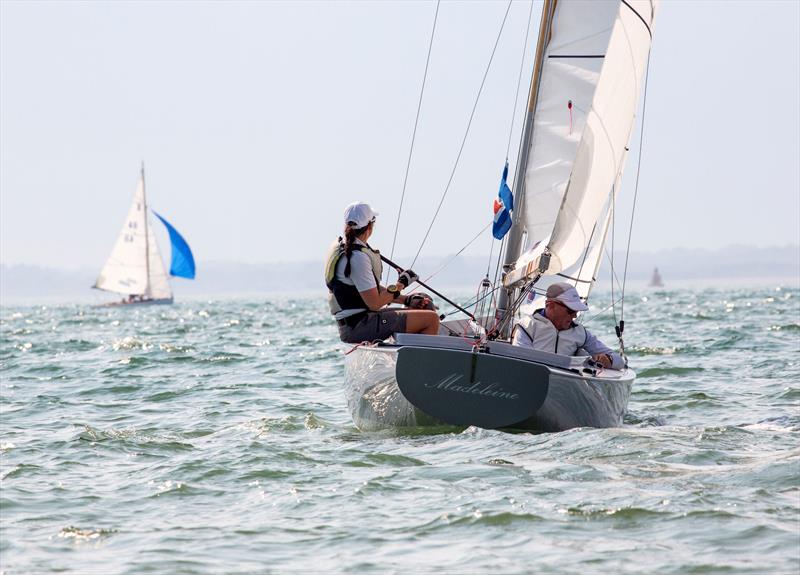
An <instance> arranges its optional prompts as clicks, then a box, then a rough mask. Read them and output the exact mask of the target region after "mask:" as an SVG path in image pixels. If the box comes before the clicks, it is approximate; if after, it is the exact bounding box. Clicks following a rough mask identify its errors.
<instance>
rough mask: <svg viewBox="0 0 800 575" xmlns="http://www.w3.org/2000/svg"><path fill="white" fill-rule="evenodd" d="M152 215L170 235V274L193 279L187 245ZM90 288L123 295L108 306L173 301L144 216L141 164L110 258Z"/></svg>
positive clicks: (145, 213)
mask: <svg viewBox="0 0 800 575" xmlns="http://www.w3.org/2000/svg"><path fill="white" fill-rule="evenodd" d="M154 213H155V212H154ZM156 216H157V217H158V218H159V220H161V221H162V222H163V223H164V225H165V226H166V227H167V230H168V232H169V235H170V241H171V244H172V265H171V269H170V275H173V276H177V277H185V278H188V279H192V278H194V276H195V265H194V256H193V255H192V252H191V249H190V248H189V245H188V244H187V243H186V241H185V240H184V239H183V237H182V236H181V235H180V234H179V233H178V232H177V230H175V228H174V227H172V225H170V224H169V223H168V222H167V221H166V220H165V219H164V218H162V217H161V216H159V215H158V214H156ZM92 287H93V288H96V289H101V290H105V291H110V292H114V293H118V294H121V295H123V296H124V297H123V300H122V301H120V302H116V303H113V304H110V305H132V304H169V303H172V302H173V296H172V289H171V288H170V285H169V280H168V276H167V271H166V269H165V268H164V262H163V261H162V259H161V254H160V252H159V249H158V242H157V241H156V237H155V234H154V233H153V226H152V223H151V222H150V218H149V217H148V206H147V196H146V194H145V180H144V165H142V169H141V175H140V177H139V184H138V185H137V187H136V193H135V194H134V196H133V202H132V203H131V207H130V209H129V210H128V216H127V217H126V218H125V223H124V224H123V226H122V230H120V233H119V236H117V241H116V243H115V244H114V248H113V249H112V251H111V255H110V256H109V257H108V259H107V260H106V263H105V265H104V266H103V268H102V270H101V271H100V275H99V276H98V277H97V281H95V283H94V285H93V286H92Z"/></svg>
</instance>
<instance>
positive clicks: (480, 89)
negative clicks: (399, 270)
mask: <svg viewBox="0 0 800 575" xmlns="http://www.w3.org/2000/svg"><path fill="white" fill-rule="evenodd" d="M512 1H513V0H508V6H507V7H506V13H505V14H504V15H503V22H502V24H500V31H499V32H498V33H497V39H496V40H495V41H494V48H492V55H491V56H490V57H489V63H488V64H487V65H486V70H485V71H484V73H483V80H481V87H480V88H479V89H478V94H477V96H476V97H475V103H474V104H473V106H472V113H471V114H470V116H469V122H467V129H466V131H465V132H464V138H463V139H462V140H461V147H460V148H459V150H458V155H457V156H456V161H455V164H454V165H453V170H452V172H451V173H450V179H448V180H447V185H446V186H445V188H444V193H443V194H442V198H441V199H440V200H439V205H438V206H437V207H436V212H434V214H433V218H432V219H431V223H430V225H429V226H428V231H426V232H425V237H424V238H422V242H421V243H420V245H419V249H418V250H417V254H416V255H415V256H414V259H413V260H412V261H411V265H410V266H409V267H414V264H415V263H416V262H417V258H418V257H419V254H420V253H421V252H422V248H423V247H424V246H425V242H426V241H427V240H428V236H429V235H430V233H431V229H433V224H434V222H435V221H436V218H437V216H438V215H439V211H440V210H441V209H442V204H443V203H444V199H445V197H446V196H447V192H448V191H450V184H452V183H453V178H454V177H455V175H456V169H457V168H458V162H459V161H460V160H461V154H462V153H463V152H464V145H465V144H466V143H467V136H469V130H470V128H471V127H472V120H473V118H474V117H475V110H477V108H478V102H479V101H480V99H481V93H482V92H483V87H484V85H486V77H487V76H488V75H489V69H490V68H491V67H492V61H493V60H494V55H495V53H496V52H497V45H498V44H499V43H500V37H501V36H502V35H503V28H505V25H506V20H507V19H508V12H509V10H510V9H511V2H512Z"/></svg>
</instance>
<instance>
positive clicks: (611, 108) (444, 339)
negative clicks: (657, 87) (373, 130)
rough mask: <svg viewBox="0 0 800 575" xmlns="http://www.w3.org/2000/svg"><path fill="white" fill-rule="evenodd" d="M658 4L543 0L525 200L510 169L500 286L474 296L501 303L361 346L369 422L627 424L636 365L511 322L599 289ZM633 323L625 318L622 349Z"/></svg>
mask: <svg viewBox="0 0 800 575" xmlns="http://www.w3.org/2000/svg"><path fill="white" fill-rule="evenodd" d="M654 14H655V0H622V1H617V0H608V1H597V2H580V1H578V0H561V1H558V0H545V2H544V6H543V11H542V19H541V24H540V30H539V39H538V44H537V50H536V58H535V63H534V70H533V75H532V81H531V85H530V91H529V98H528V108H527V112H526V118H525V121H524V129H523V132H522V136H521V144H520V152H519V158H518V161H517V172H516V177H515V182H514V189H515V190H516V197H512V195H511V192H510V190H509V189H508V187H507V186H506V184H505V179H506V172H507V170H508V167H507V165H506V171H504V174H503V178H502V180H501V188H500V194H499V198H498V200H496V202H495V214H496V216H495V230H496V229H497V227H498V222H501V221H502V218H503V217H508V214H509V212H511V211H512V210H513V225H511V229H510V233H509V237H508V240H507V243H506V245H505V246H504V249H505V265H504V268H503V269H504V273H503V276H502V283H501V285H498V286H497V287H495V288H494V290H491V291H489V288H490V287H492V286H491V284H490V282H489V280H488V274H487V279H486V280H484V284H483V285H484V286H485V289H484V291H483V296H481V297H477V298H476V300H475V306H476V308H477V306H478V302H481V301H483V300H485V298H486V297H487V296H489V295H491V294H492V293H494V291H499V301H498V302H497V305H496V308H495V313H494V314H493V315H492V314H490V315H489V316H488V317H478V318H475V317H474V316H472V315H471V314H470V316H471V319H470V320H459V321H448V322H444V323H442V324H441V328H440V332H439V335H422V334H405V333H398V334H395V336H394V338H393V339H390V340H388V341H387V342H380V341H378V342H364V343H362V344H359V345H357V346H356V347H354V348H353V349H351V350H350V351H349V352H348V353H347V356H346V366H345V390H346V394H347V399H348V406H349V408H350V411H351V414H352V416H353V420H354V422H355V423H356V425H357V426H358V427H359V428H362V429H376V428H384V427H403V426H418V425H436V424H450V425H457V426H470V425H474V426H478V427H483V428H490V429H493V428H515V429H523V430H533V431H561V430H565V429H569V428H573V427H584V426H589V427H615V426H619V425H621V424H622V418H623V416H624V414H625V411H626V409H627V404H628V399H629V397H630V392H631V387H632V384H633V381H634V379H635V377H636V374H635V373H634V371H633V370H631V369H629V368H628V367H627V365H625V366H624V367H623V368H622V369H608V368H603V367H601V366H599V365H597V364H595V363H594V362H592V361H591V360H590V359H589V358H587V357H580V356H578V357H570V356H565V355H558V354H556V353H549V352H544V351H538V350H533V349H526V348H522V347H518V346H515V345H511V343H510V338H509V331H510V326H511V325H512V323H513V322H514V321H515V320H517V319H519V318H521V317H525V316H528V315H530V313H531V311H532V310H534V309H537V306H538V307H541V306H542V304H543V303H544V294H545V292H546V290H547V288H548V286H550V285H552V284H554V283H556V282H563V281H565V280H566V281H567V282H568V283H570V284H571V285H572V286H574V287H575V289H576V290H577V294H578V295H577V296H576V297H579V298H580V299H581V300H583V301H586V300H587V299H588V297H589V293H590V291H591V289H592V287H593V285H594V283H595V279H596V277H597V271H598V269H599V266H600V262H601V258H602V255H603V252H604V245H605V241H606V235H607V232H608V230H609V225H610V223H611V221H612V219H613V212H614V203H615V200H616V195H617V191H618V190H619V185H620V181H621V178H622V172H623V168H624V165H625V162H626V159H627V154H628V143H629V141H630V138H631V132H632V129H633V125H634V118H635V113H636V108H637V105H638V102H639V90H640V87H641V85H642V80H643V77H644V75H645V72H646V69H647V63H648V55H649V50H650V44H651V37H652V25H653V19H654ZM434 29H435V26H434ZM501 33H502V29H501ZM423 86H424V83H423ZM504 190H505V191H504ZM514 204H516V209H514ZM506 231H507V229H506V230H502V232H501V233H500V235H499V236H498V235H497V234H496V233H495V237H496V238H497V239H499V238H500V237H502V236H503V234H505V233H506ZM423 243H424V240H423ZM420 249H421V247H420ZM384 261H388V260H386V259H384ZM389 263H390V264H391V262H389ZM492 299H493V298H492ZM490 309H491V308H490ZM581 309H586V308H585V306H584V307H582V308H581ZM476 315H479V316H480V315H482V314H476ZM623 330H624V321H619V323H618V324H617V335H618V337H619V340H620V350H621V352H624V348H623V345H622V332H623ZM556 351H557V345H556Z"/></svg>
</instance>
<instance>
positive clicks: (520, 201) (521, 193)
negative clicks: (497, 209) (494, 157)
mask: <svg viewBox="0 0 800 575" xmlns="http://www.w3.org/2000/svg"><path fill="white" fill-rule="evenodd" d="M557 2H558V0H544V4H543V5H542V16H541V20H540V22H539V39H538V41H537V43H536V60H535V63H534V68H533V75H532V76H531V87H530V90H529V92H528V109H527V110H526V112H525V126H524V128H523V131H522V144H521V145H520V147H519V152H518V155H517V166H516V170H515V173H514V192H515V194H516V197H515V198H514V213H513V219H512V223H511V230H510V231H509V236H508V243H507V244H506V256H505V261H504V262H503V270H504V271H506V270H508V269H509V267H510V266H511V265H512V264H513V263H514V262H515V261H517V258H518V257H519V253H520V251H521V249H522V239H523V233H524V231H525V230H524V221H525V220H524V219H525V210H524V207H525V173H526V172H527V167H528V156H529V154H528V152H529V150H530V147H531V136H532V133H533V117H534V113H535V111H536V103H537V101H538V98H539V84H540V83H541V79H542V66H543V61H544V52H545V47H546V46H547V43H548V42H549V41H550V35H551V34H550V33H551V24H552V22H553V14H554V12H555V7H556V3H557ZM512 291H513V290H507V289H502V290H500V297H499V298H498V303H497V312H496V314H495V319H496V320H497V321H498V322H499V321H502V320H503V319H504V318H505V316H506V313H508V305H509V300H510V299H511V297H510V296H511V292H512ZM507 332H508V325H507V324H506V325H505V326H504V327H503V329H502V332H501V334H500V335H501V336H502V337H505V336H506V335H507Z"/></svg>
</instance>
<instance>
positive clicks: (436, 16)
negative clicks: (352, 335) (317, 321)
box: [386, 0, 441, 282]
mask: <svg viewBox="0 0 800 575" xmlns="http://www.w3.org/2000/svg"><path fill="white" fill-rule="evenodd" d="M440 3H441V0H437V2H436V13H435V14H434V15H433V28H432V29H431V40H430V42H429V43H428V57H427V58H426V59H425V73H424V74H423V75H422V87H421V88H420V90H419V102H418V103H417V117H416V119H415V120H414V131H413V133H412V134H411V147H410V149H409V150H408V161H407V162H406V174H405V176H404V177H403V193H402V194H400V207H399V208H398V210H397V220H396V221H395V223H394V237H393V238H392V251H391V252H390V255H389V259H394V248H395V244H396V243H397V232H398V230H399V229H400V214H402V213H403V200H405V197H406V186H407V185H408V173H409V171H410V169H411V157H412V155H413V154H414V142H415V141H416V139H417V127H418V126H419V114H420V111H421V110H422V96H423V95H424V94H425V83H426V82H427V80H428V67H429V65H430V63H431V52H432V50H433V38H434V35H435V34H436V21H437V20H438V19H439V4H440ZM389 271H390V270H389V269H387V270H386V281H387V282H388V281H389Z"/></svg>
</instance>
